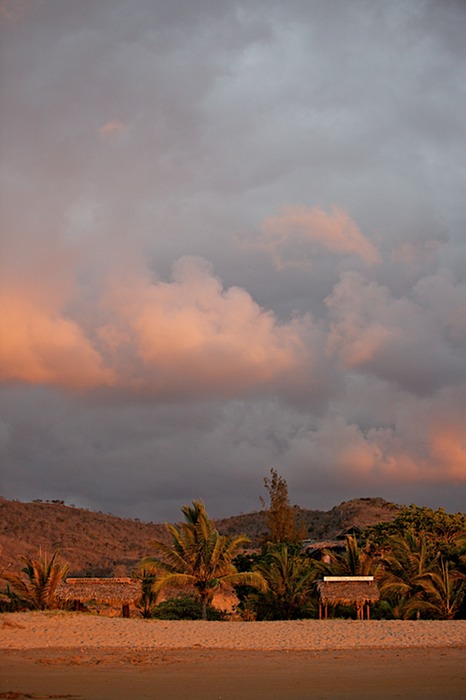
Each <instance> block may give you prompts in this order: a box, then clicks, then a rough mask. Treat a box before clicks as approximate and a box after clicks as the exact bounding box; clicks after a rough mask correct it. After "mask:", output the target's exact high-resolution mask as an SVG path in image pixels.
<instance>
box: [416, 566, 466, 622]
mask: <svg viewBox="0 0 466 700" xmlns="http://www.w3.org/2000/svg"><path fill="white" fill-rule="evenodd" d="M418 585H419V587H420V589H421V591H422V606H421V610H424V611H426V612H428V613H429V614H430V615H431V616H432V617H434V618H440V619H441V620H453V618H454V617H456V615H457V614H458V612H459V611H460V609H461V604H462V602H463V600H464V597H465V594H466V576H465V575H464V574H462V573H460V572H459V571H455V570H454V569H452V567H451V565H450V564H449V562H447V561H444V560H441V561H440V563H439V565H438V566H437V567H436V568H435V569H434V570H432V571H429V572H427V573H426V574H424V575H423V576H421V577H420V578H419V579H418Z"/></svg>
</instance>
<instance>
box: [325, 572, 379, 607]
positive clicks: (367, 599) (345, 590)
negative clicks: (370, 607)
mask: <svg viewBox="0 0 466 700" xmlns="http://www.w3.org/2000/svg"><path fill="white" fill-rule="evenodd" d="M317 590H318V591H319V595H320V601H321V603H324V604H325V605H339V604H341V605H353V604H354V603H356V604H358V603H375V602H376V601H377V600H379V598H380V594H379V588H378V586H377V583H376V581H374V577H373V576H325V577H324V580H323V581H319V582H318V584H317Z"/></svg>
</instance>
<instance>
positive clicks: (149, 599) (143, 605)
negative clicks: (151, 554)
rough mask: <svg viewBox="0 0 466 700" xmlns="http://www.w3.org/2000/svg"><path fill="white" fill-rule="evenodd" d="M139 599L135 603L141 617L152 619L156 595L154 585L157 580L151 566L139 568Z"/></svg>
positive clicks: (153, 568)
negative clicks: (140, 591) (140, 590)
mask: <svg viewBox="0 0 466 700" xmlns="http://www.w3.org/2000/svg"><path fill="white" fill-rule="evenodd" d="M140 574H141V588H142V593H141V597H140V598H139V600H138V601H137V603H136V606H137V608H138V610H139V614H140V615H141V617H144V618H149V617H152V612H153V609H154V607H155V606H156V604H157V598H158V593H157V592H156V591H154V583H155V581H156V579H157V573H156V570H155V567H153V566H142V567H141V571H140Z"/></svg>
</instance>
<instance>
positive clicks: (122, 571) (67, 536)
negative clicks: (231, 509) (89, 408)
mask: <svg viewBox="0 0 466 700" xmlns="http://www.w3.org/2000/svg"><path fill="white" fill-rule="evenodd" d="M294 509H295V512H296V515H297V517H298V518H299V519H300V520H301V521H302V522H304V524H305V526H306V528H307V532H308V537H309V538H310V539H326V538H331V537H334V536H335V535H336V534H337V533H338V532H340V531H341V530H342V529H344V528H345V527H347V526H349V525H357V526H358V527H360V528H364V527H366V526H367V525H372V524H374V523H377V522H382V521H389V520H393V519H394V518H395V517H396V515H397V513H398V511H399V506H397V505H395V504H393V503H389V502H387V501H385V500H384V499H382V498H357V499H353V500H351V501H344V502H343V503H341V504H340V505H338V506H335V507H334V508H332V509H331V510H329V511H320V510H310V509H305V508H301V507H299V506H294ZM214 522H215V525H216V527H217V529H218V530H219V531H220V533H221V534H225V535H227V536H230V537H231V536H234V535H238V534H245V535H247V536H248V537H249V538H250V540H251V546H252V547H257V546H258V544H259V541H260V539H261V537H263V535H264V534H265V533H266V532H267V526H266V514H265V511H257V512H252V513H245V514H241V515H236V516H231V517H228V518H221V519H217V520H215V521H214ZM151 540H164V541H168V535H167V531H166V528H165V526H164V525H163V524H162V523H154V522H142V521H140V520H137V519H129V518H121V517H119V516H116V515H110V514H105V513H102V512H95V511H91V510H86V509H83V508H77V507H75V506H69V505H66V504H65V503H64V502H63V501H48V502H47V501H45V502H44V501H32V502H22V501H16V500H7V499H5V498H1V497H0V572H1V571H2V570H9V571H11V570H13V571H16V570H17V569H18V564H19V558H20V557H21V556H36V555H37V552H38V550H39V548H42V549H43V550H45V551H47V552H54V551H55V550H59V553H60V558H61V559H62V560H63V561H65V562H68V563H69V564H70V575H74V576H91V575H92V576H119V575H120V576H121V575H127V574H131V573H132V572H133V571H134V570H135V568H136V566H137V564H138V562H139V561H141V559H143V558H144V557H147V556H150V554H151V547H150V542H151Z"/></svg>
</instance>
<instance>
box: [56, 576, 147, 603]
mask: <svg viewBox="0 0 466 700" xmlns="http://www.w3.org/2000/svg"><path fill="white" fill-rule="evenodd" d="M141 593H142V589H141V581H138V580H135V579H131V578H126V577H124V578H67V579H66V581H65V582H62V583H60V584H59V585H58V587H57V591H56V597H57V600H63V601H68V600H79V601H81V602H83V603H84V602H86V601H89V600H96V601H98V602H99V603H110V604H119V605H128V604H129V603H133V602H135V601H136V600H138V599H139V598H140V597H141Z"/></svg>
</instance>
